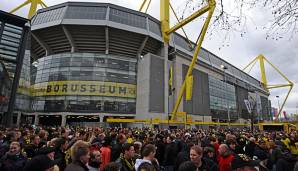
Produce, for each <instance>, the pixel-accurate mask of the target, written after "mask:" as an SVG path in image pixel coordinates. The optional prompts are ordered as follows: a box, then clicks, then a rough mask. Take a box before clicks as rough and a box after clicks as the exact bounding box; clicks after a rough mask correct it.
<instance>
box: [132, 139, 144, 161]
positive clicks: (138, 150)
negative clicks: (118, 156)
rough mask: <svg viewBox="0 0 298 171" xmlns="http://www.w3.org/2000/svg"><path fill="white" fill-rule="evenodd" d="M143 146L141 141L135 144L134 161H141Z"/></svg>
mask: <svg viewBox="0 0 298 171" xmlns="http://www.w3.org/2000/svg"><path fill="white" fill-rule="evenodd" d="M142 146H143V144H142V143H141V142H140V141H136V142H134V143H133V147H134V149H135V156H134V159H133V160H134V161H136V159H141V158H142V156H141V149H142Z"/></svg>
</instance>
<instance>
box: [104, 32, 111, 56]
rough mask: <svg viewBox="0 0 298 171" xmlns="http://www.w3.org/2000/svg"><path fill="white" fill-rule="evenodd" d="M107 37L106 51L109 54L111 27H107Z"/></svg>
mask: <svg viewBox="0 0 298 171" xmlns="http://www.w3.org/2000/svg"><path fill="white" fill-rule="evenodd" d="M105 39H106V51H105V54H106V55H107V54H109V45H110V43H109V27H105Z"/></svg>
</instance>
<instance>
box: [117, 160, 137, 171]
mask: <svg viewBox="0 0 298 171" xmlns="http://www.w3.org/2000/svg"><path fill="white" fill-rule="evenodd" d="M128 162H129V163H130V164H131V167H129V166H128V163H127V162H126V161H125V159H124V158H122V157H120V158H119V159H117V160H116V163H117V164H119V166H120V171H135V167H134V163H133V161H132V160H130V161H128Z"/></svg>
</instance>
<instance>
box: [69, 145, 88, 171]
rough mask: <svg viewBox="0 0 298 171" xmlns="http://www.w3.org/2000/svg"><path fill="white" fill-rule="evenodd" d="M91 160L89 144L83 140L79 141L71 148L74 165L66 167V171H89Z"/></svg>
mask: <svg viewBox="0 0 298 171" xmlns="http://www.w3.org/2000/svg"><path fill="white" fill-rule="evenodd" d="M89 158H90V154H89V143H87V142H85V141H82V140H79V141H77V142H76V143H75V144H74V145H73V146H72V147H71V159H72V163H71V164H69V165H68V166H67V167H66V169H65V171H88V170H89V169H88V167H87V163H88V162H89Z"/></svg>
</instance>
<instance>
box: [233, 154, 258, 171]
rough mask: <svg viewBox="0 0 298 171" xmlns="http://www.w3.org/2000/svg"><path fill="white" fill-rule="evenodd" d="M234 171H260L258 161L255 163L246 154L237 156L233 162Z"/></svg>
mask: <svg viewBox="0 0 298 171" xmlns="http://www.w3.org/2000/svg"><path fill="white" fill-rule="evenodd" d="M232 169H233V170H234V171H259V167H258V163H257V161H253V160H252V159H251V158H250V157H249V156H248V155H246V154H237V155H236V156H235V158H234V159H233V161H232Z"/></svg>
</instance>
